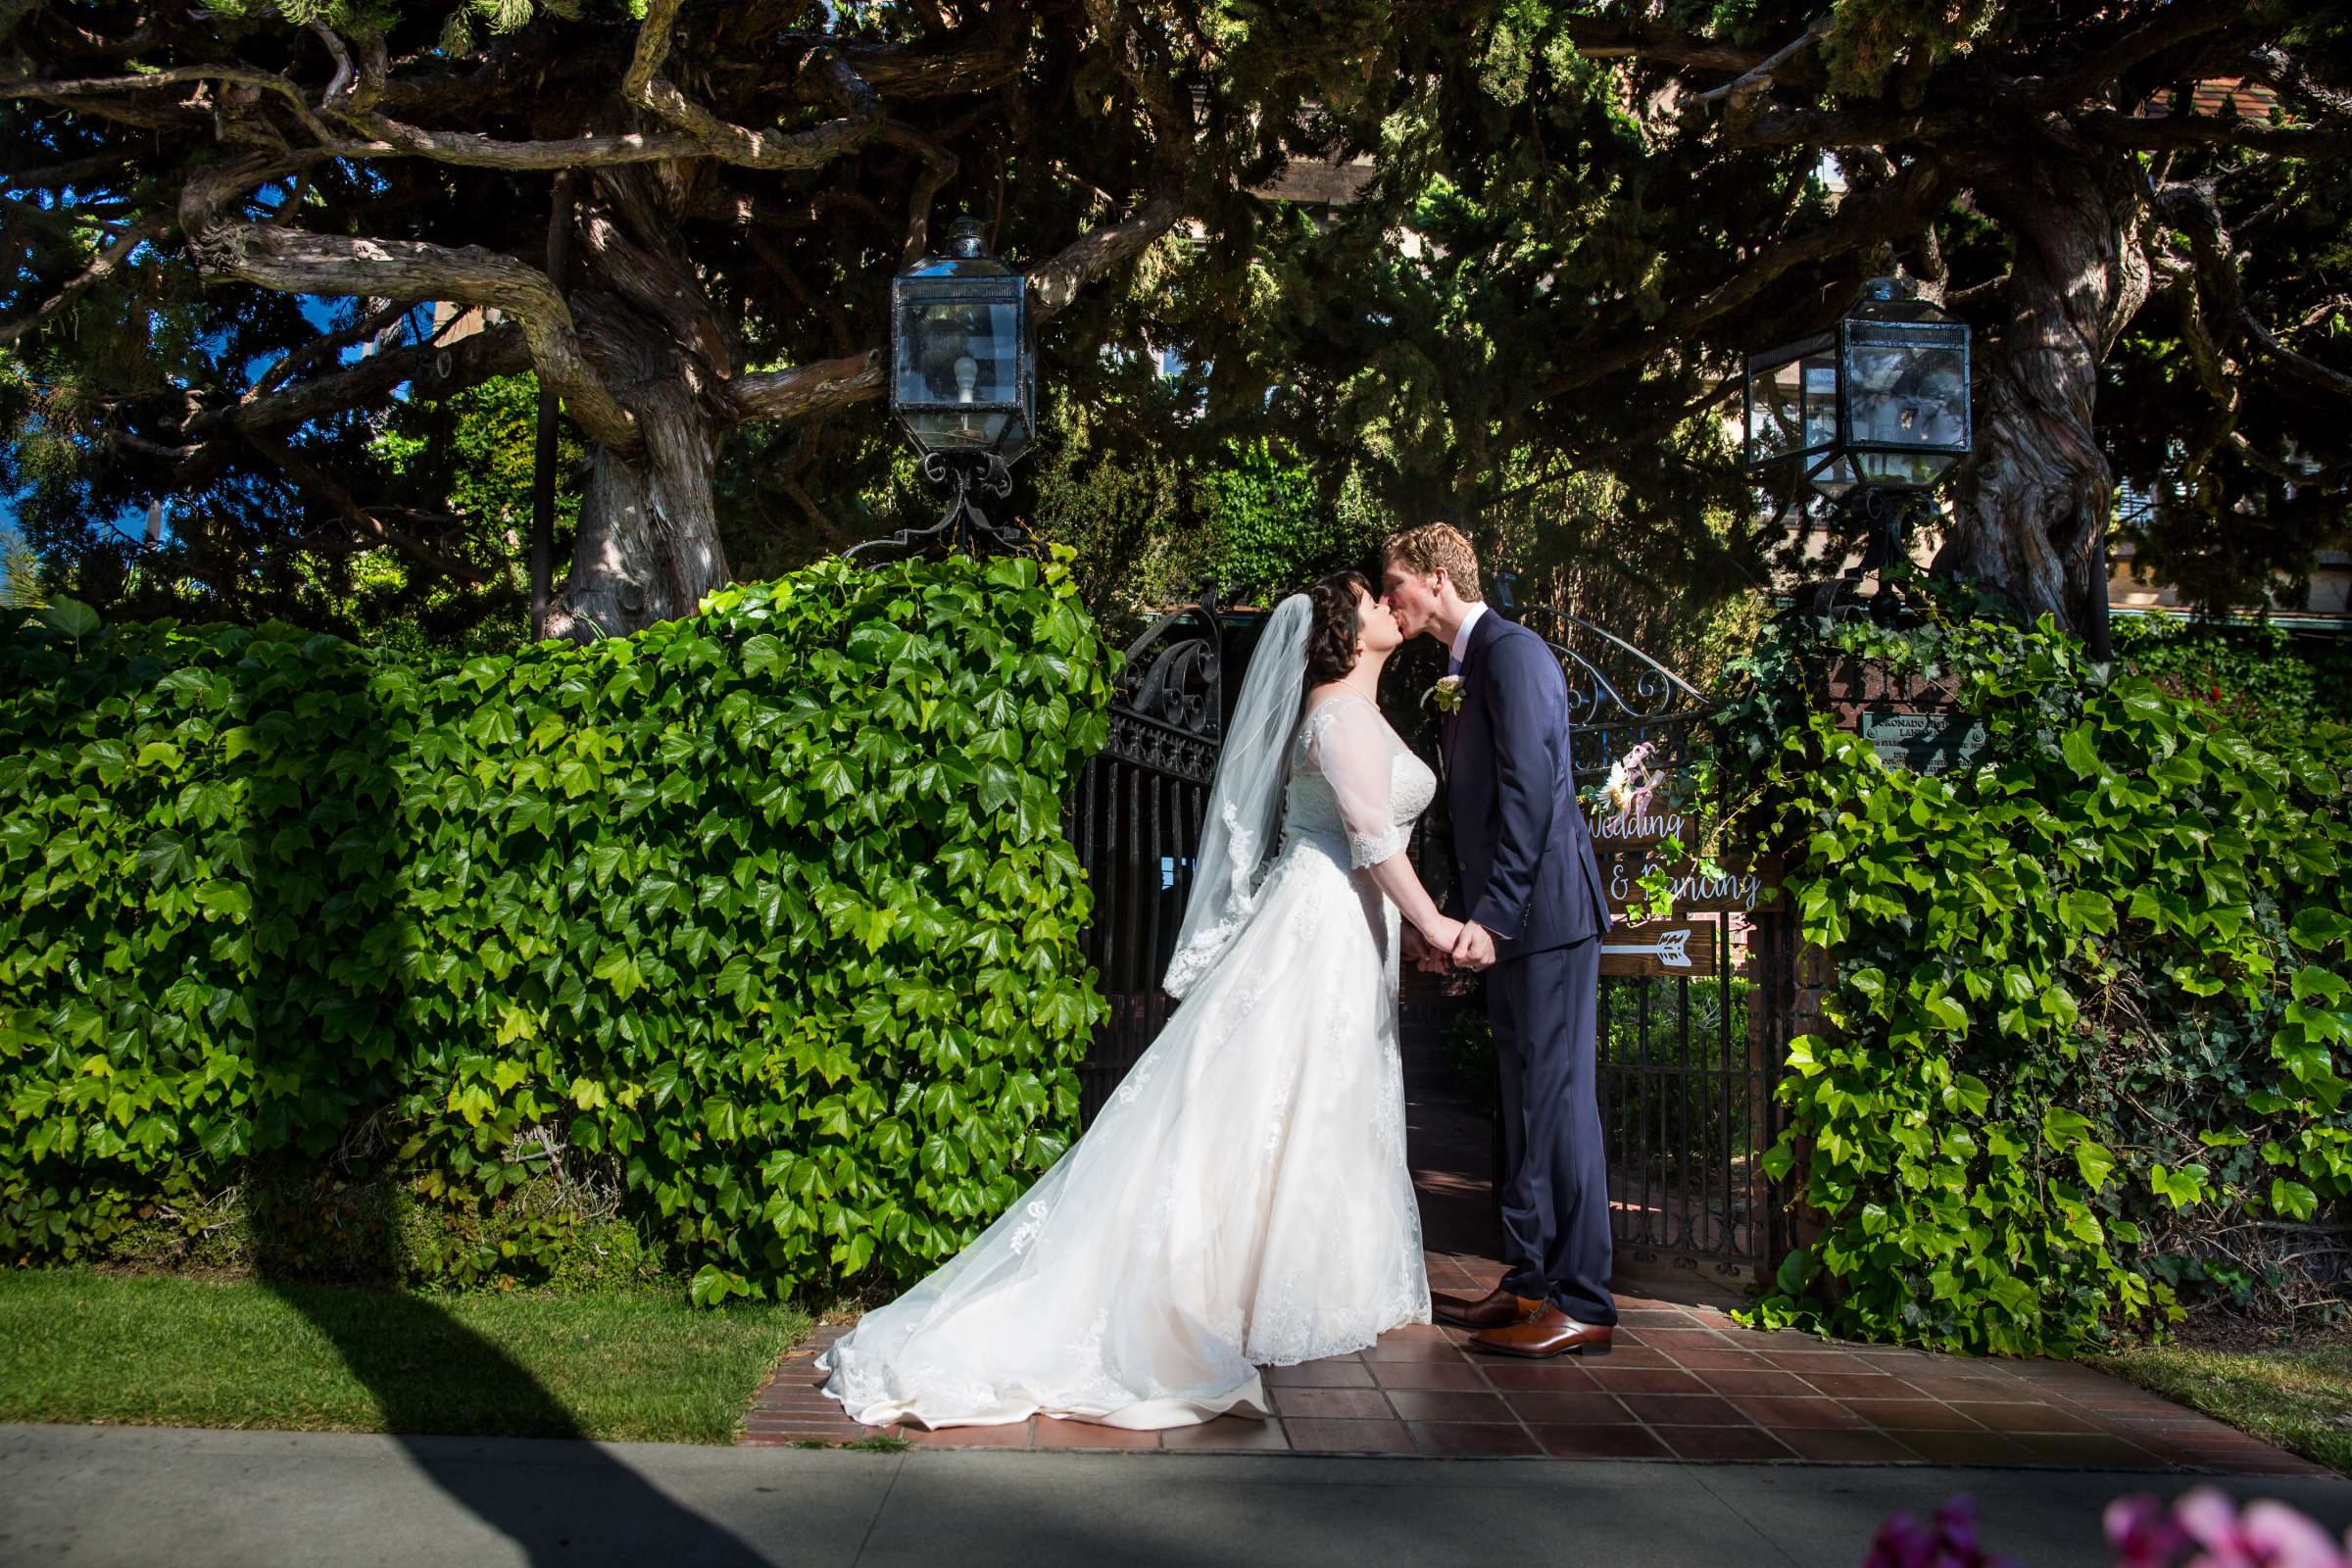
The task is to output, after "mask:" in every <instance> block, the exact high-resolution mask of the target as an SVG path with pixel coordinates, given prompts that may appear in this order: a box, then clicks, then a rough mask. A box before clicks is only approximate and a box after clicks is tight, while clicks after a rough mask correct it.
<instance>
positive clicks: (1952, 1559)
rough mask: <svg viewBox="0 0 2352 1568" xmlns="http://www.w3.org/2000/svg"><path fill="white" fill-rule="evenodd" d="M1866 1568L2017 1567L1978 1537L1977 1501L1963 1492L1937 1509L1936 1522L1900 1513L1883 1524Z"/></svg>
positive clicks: (1872, 1545) (1872, 1547)
mask: <svg viewBox="0 0 2352 1568" xmlns="http://www.w3.org/2000/svg"><path fill="white" fill-rule="evenodd" d="M1864 1568H2017V1565H2016V1564H2015V1563H2014V1562H2012V1561H2011V1560H2010V1559H2009V1558H2007V1557H1998V1556H1995V1555H1993V1554H1992V1553H1991V1552H1988V1551H1986V1550H1985V1547H1984V1545H1983V1544H1982V1543H1980V1542H1979V1541H1978V1540H1977V1500H1976V1498H1974V1497H1972V1496H1970V1495H1968V1494H1967V1493H1965V1492H1963V1493H1960V1494H1958V1495H1955V1496H1953V1497H1951V1498H1949V1499H1947V1500H1946V1501H1945V1503H1944V1505H1943V1506H1942V1507H1940V1508H1938V1509H1936V1518H1935V1520H1934V1522H1933V1523H1930V1524H1921V1523H1920V1522H1919V1521H1918V1520H1917V1519H1914V1518H1913V1517H1911V1515H1909V1514H1907V1513H1898V1514H1895V1515H1894V1516H1893V1517H1891V1518H1889V1519H1888V1520H1887V1522H1886V1523H1885V1524H1883V1525H1881V1526H1879V1535H1878V1539H1877V1540H1876V1541H1873V1542H1872V1543H1871V1544H1870V1557H1869V1559H1868V1561H1867V1562H1866V1563H1865V1565H1864Z"/></svg>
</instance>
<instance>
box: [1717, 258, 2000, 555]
mask: <svg viewBox="0 0 2352 1568" xmlns="http://www.w3.org/2000/svg"><path fill="white" fill-rule="evenodd" d="M1745 394H1746V395H1745V398H1744V403H1745V413H1746V420H1747V441H1746V466H1747V471H1748V472H1749V473H1751V474H1754V475H1757V476H1758V477H1759V478H1762V477H1763V476H1765V475H1767V474H1769V473H1771V472H1773V471H1775V470H1780V469H1787V470H1790V471H1791V472H1792V473H1793V475H1794V477H1795V478H1796V480H1797V481H1798V482H1801V483H1804V484H1809V485H1811V486H1812V488H1813V489H1814V490H1815V491H1816V492H1818V493H1819V494H1821V495H1823V496H1826V497H1828V498H1829V499H1830V500H1831V501H1833V502H1835V503H1837V504H1838V505H1840V506H1848V507H1854V508H1857V509H1858V510H1860V511H1861V513H1862V514H1863V515H1864V516H1866V517H1867V518H1868V519H1869V521H1870V525H1871V543H1870V547H1869V549H1868V550H1867V551H1866V552H1865V553H1864V555H1863V559H1862V564H1861V565H1860V566H1858V567H1856V568H1855V569H1854V570H1853V571H1852V572H1849V573H1848V575H1849V576H1861V575H1862V574H1864V573H1865V572H1868V571H1870V570H1873V569H1875V568H1880V567H1884V566H1886V565H1888V564H1892V563H1893V562H1895V561H1897V560H1900V559H1901V555H1902V536H1903V527H1904V524H1905V523H1906V522H1907V521H1908V520H1909V519H1910V518H1911V517H1912V516H1913V515H1915V514H1917V513H1920V512H1923V511H1925V509H1926V507H1927V504H1928V502H1927V497H1928V494H1929V492H1930V491H1932V490H1933V489H1934V488H1935V487H1936V484H1937V483H1938V482H1940V481H1941V480H1942V478H1943V477H1944V475H1945V474H1947V473H1949V472H1950V471H1951V469H1952V466H1954V465H1955V464H1957V463H1958V462H1959V461H1960V460H1961V459H1962V458H1964V457H1966V456H1967V455H1968V453H1969V450H1970V446H1971V441H1972V434H1973V432H1972V430H1971V427H1970V423H1969V407H1968V323H1967V322H1965V321H1958V320H1954V319H1952V318H1951V317H1949V316H1947V315H1945V314H1944V313H1943V312H1942V311H1941V310H1939V309H1937V308H1936V306H1934V305H1931V304H1929V303H1928V302H1927V301H1925V300H1919V299H1912V298H1909V297H1907V296H1906V295H1905V293H1904V291H1903V289H1902V287H1901V285H1900V284H1898V283H1896V282H1895V280H1894V279H1892V278H1886V277H1882V278H1874V279H1872V280H1871V282H1869V283H1868V284H1866V285H1864V287H1863V290H1862V299H1861V302H1860V303H1859V304H1857V305H1856V306H1855V307H1854V308H1853V309H1852V310H1851V311H1849V312H1847V313H1846V315H1845V316H1844V318H1843V319H1840V320H1839V321H1838V324H1837V325H1836V326H1834V327H1832V328H1830V329H1829V330H1828V331H1824V332H1818V333H1815V334H1814V335H1813V336H1811V337H1807V338H1802V339H1799V340H1798V341H1796V342H1794V343H1786V344H1783V345H1781V346H1780V347H1778V348H1772V349H1764V350H1760V351H1759V352H1756V353H1753V354H1750V355H1749V356H1748V357H1747V376H1746V387H1745ZM1884 597H1885V594H1884V591H1882V594H1881V598H1884Z"/></svg>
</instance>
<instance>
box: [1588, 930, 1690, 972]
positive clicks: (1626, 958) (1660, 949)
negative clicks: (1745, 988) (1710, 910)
mask: <svg viewBox="0 0 2352 1568" xmlns="http://www.w3.org/2000/svg"><path fill="white" fill-rule="evenodd" d="M1719 941H1720V938H1719V937H1718V935H1717V927H1716V925H1715V923H1714V922H1713V921H1711V920H1709V921H1680V920H1670V921H1665V922H1662V923H1659V924H1656V925H1635V926H1619V927H1618V928H1617V929H1615V930H1614V931H1611V932H1609V933H1608V935H1606V936H1604V937H1602V938H1601V942H1600V972H1601V973H1602V974H1639V975H1666V976H1673V975H1710V974H1713V973H1715V972H1716V952H1715V949H1716V945H1717V943H1718V942H1719Z"/></svg>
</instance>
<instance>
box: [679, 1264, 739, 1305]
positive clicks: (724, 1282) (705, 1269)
mask: <svg viewBox="0 0 2352 1568" xmlns="http://www.w3.org/2000/svg"><path fill="white" fill-rule="evenodd" d="M751 1294H752V1288H751V1286H750V1285H749V1284H748V1283H746V1281H745V1280H744V1277H743V1276H742V1275H740V1274H735V1273H730V1272H729V1271H727V1270H726V1269H723V1268H720V1267H719V1266H718V1265H717V1264H716V1263H705V1264H704V1265H703V1266H702V1267H701V1268H699V1269H697V1270H695V1273H694V1279H693V1280H692V1281H691V1282H690V1283H689V1284H688V1285H687V1287H686V1295H687V1299H689V1300H691V1301H693V1303H694V1304H695V1305H696V1306H717V1305H720V1304H721V1303H723V1302H724V1301H725V1300H726V1299H727V1298H728V1297H730V1296H749V1295H751Z"/></svg>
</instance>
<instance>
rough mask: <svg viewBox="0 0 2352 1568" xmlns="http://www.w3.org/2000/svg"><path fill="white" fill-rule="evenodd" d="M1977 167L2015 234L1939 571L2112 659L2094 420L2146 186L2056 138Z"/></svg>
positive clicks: (2140, 265) (2137, 298)
mask: <svg viewBox="0 0 2352 1568" xmlns="http://www.w3.org/2000/svg"><path fill="white" fill-rule="evenodd" d="M2034 151H2035V152H2037V153H2039V154H2041V155H2042V156H2037V157H2034V158H2033V159H2031V160H2029V161H2026V162H2023V163H2018V164H2013V165H2008V166H2005V167H2003V168H2001V169H1999V170H1997V171H1986V172H1984V173H1982V174H1980V175H1979V176H1978V177H1977V180H1976V187H1977V192H1978V199H1979V200H1980V201H1981V202H1982V204H1983V205H1984V207H1985V210H1986V212H1987V213H1988V214H1989V215H1990V216H1992V217H1993V218H1994V219H1996V220H1997V221H1999V222H2000V223H2001V224H2002V225H2003V226H2004V227H2005V228H2007V229H2008V230H2009V231H2010V232H2011V233H2013V234H2014V235H2015V236H2016V250H2015V254H2014V256H2013V257H2012V261H2011V270H2010V274H2009V282H2008V292H2007V298H2008V319H2007V321H2006V322H2005V323H2004V324H2003V326H2002V327H2001V329H2000V332H1999V335H1998V338H1997V340H1996V341H1995V342H1994V343H1993V344H1992V345H1991V346H1990V349H1989V352H1987V353H1986V354H1985V375H1984V376H1983V377H1982V378H1981V379H1980V381H1979V386H1980V387H1981V389H1982V390H1981V392H1980V393H1979V400H1978V412H1977V453H1976V457H1975V458H1974V459H1973V460H1972V461H1971V462H1970V463H1969V464H1967V465H1966V466H1965V467H1964V468H1963V469H1962V471H1961V473H1960V475H1959V478H1958V483H1957V485H1956V489H1955V496H1954V507H1953V514H1954V515H1953V519H1952V528H1951V533H1950V536H1949V537H1948V538H1947V539H1946V541H1945V543H1944V546H1943V549H1942V550H1941V552H1940V553H1939V554H1938V555H1937V557H1936V567H1937V568H1938V569H1939V570H1950V571H1953V572H1956V573H1958V574H1961V575H1964V576H1969V577H1974V578H1976V579H1978V580H1979V581H1981V582H1984V583H1986V584H1988V585H1990V586H1992V587H1995V588H1998V589H1999V590H2001V591H2002V592H2003V593H2005V594H2006V595H2008V596H2009V598H2010V599H2011V600H2013V601H2014V602H2015V603H2016V604H2017V606H2018V608H2019V609H2021V610H2023V611H2024V612H2025V613H2027V614H2028V615H2039V614H2041V613H2045V612H2046V613H2049V614H2051V615H2053V616H2055V617H2056V618H2057V620H2058V623H2059V624H2060V625H2062V626H2066V627H2069V628H2071V629H2073V630H2074V631H2076V632H2077V633H2079V634H2080V635H2082V636H2083V637H2084V638H2085V639H2087V640H2088V641H2089V642H2090V643H2091V645H2092V652H2093V654H2094V655H2095V656H2096V657H2098V658H2102V659H2103V658H2105V657H2106V656H2107V617H2106V608H2107V518H2108V513H2109V510H2110V507H2111V505H2112V502H2113V500H2114V496H2115V476H2114V473H2113V471H2112V470H2111V469H2109V467H2108V466H2107V461H2106V459H2105V457H2104V456H2102V455H2101V453H2100V451H2099V443H2098V437H2097V434H2096V431H2095V427H2094V424H2093V412H2094V409H2095V406H2096V404H2097V400H2098V388H2099V366H2100V363H2101V362H2102V361H2103V360H2104V359H2105V358H2106V355H2107V351H2108V349H2109V348H2110V347H2112V346H2113V344H2114V343H2115V341H2116V339H2117V338H2118V337H2119V336H2120V335H2121V334H2122V332H2123V329H2124V327H2125V325H2126V324H2127V323H2128V322H2129V321H2130V320H2131V317H2132V315H2133V313H2135V312H2136V311H2137V310H2138V309H2139V307H2140V305H2141V304H2142V303H2143V302H2144V301H2145V300H2146V299H2147V297H2148V287H2149V272H2148V266H2147V262H2146V258H2145V257H2144V256H2143V255H2142V253H2141V251H2140V248H2139V246H2138V244H2137V242H2136V239H2135V233H2136V230H2137V227H2138V225H2139V223H2140V221H2141V220H2142V217H2143V216H2144V213H2145V198H2144V195H2143V187H2141V186H2140V185H2139V184H2138V183H2137V182H2136V181H2135V180H2134V177H2133V175H2134V172H2133V171H2131V169H2130V168H2129V166H2128V164H2127V162H2126V161H2125V160H2123V159H2121V158H2118V157H2116V156H2114V155H2112V154H2107V155H2101V154H2085V153H2082V152H2079V151H2076V150H2073V149H2068V148H2061V147H2057V146H2048V145H2045V146H2042V147H2039V148H2036V149H2034Z"/></svg>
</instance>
